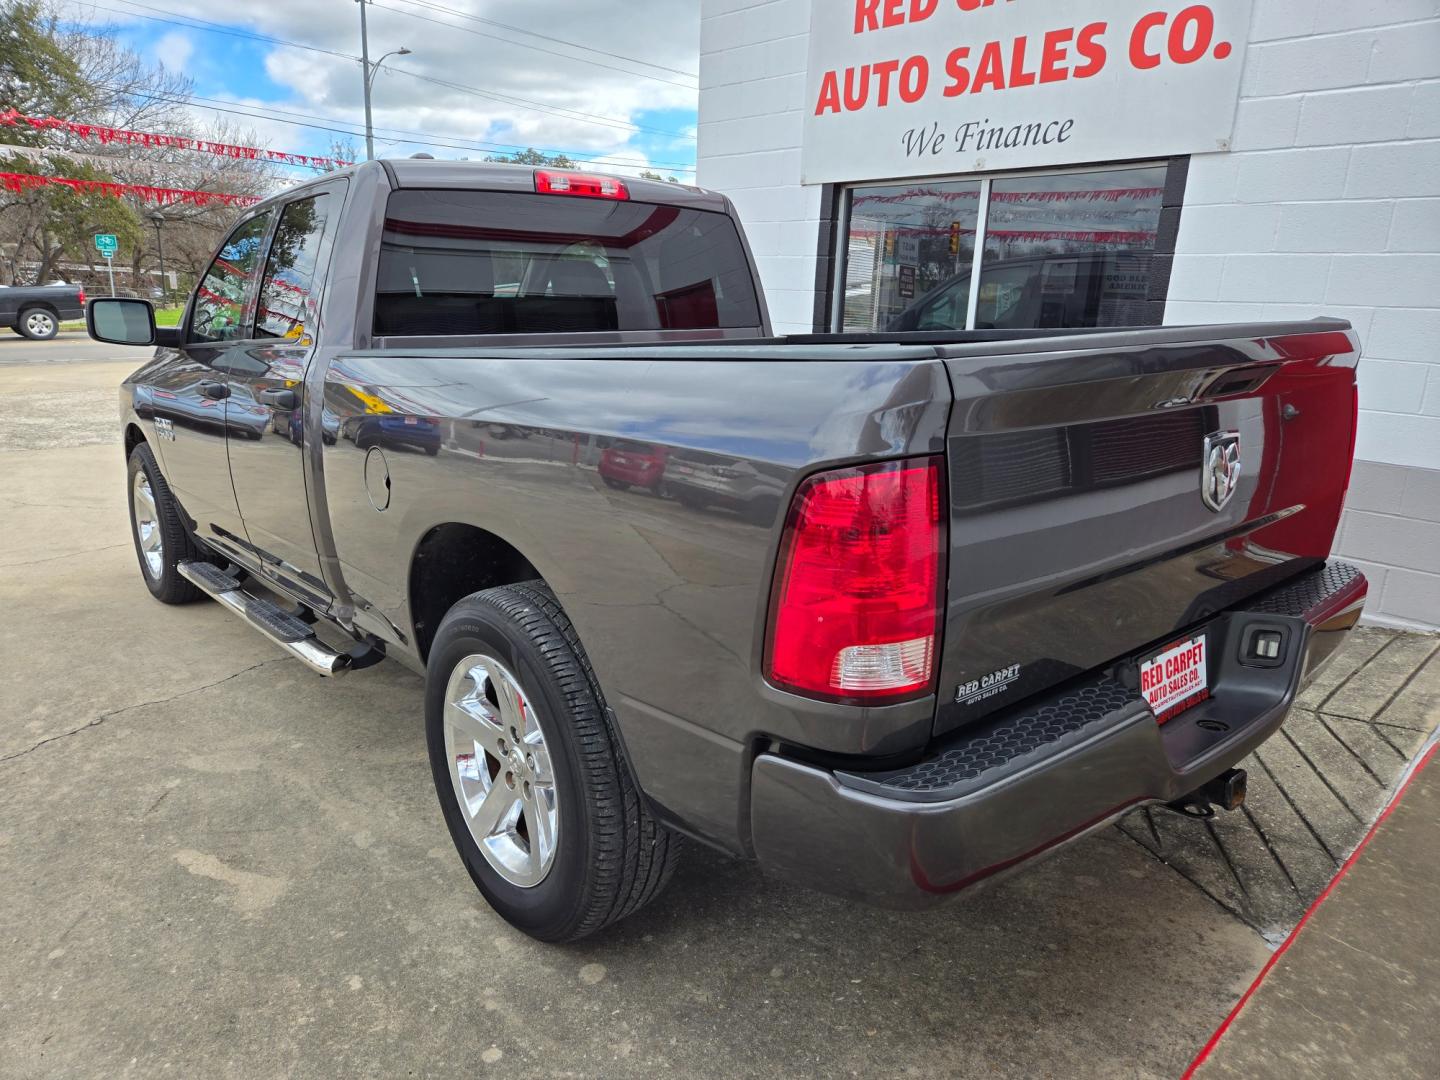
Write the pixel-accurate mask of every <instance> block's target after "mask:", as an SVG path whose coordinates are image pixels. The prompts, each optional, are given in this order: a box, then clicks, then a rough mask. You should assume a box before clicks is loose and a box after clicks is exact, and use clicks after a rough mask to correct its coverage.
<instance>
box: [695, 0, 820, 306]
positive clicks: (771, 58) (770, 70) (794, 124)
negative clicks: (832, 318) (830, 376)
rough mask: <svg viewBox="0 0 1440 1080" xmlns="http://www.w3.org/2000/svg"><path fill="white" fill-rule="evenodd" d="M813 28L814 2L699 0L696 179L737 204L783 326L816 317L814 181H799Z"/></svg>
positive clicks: (817, 197)
mask: <svg viewBox="0 0 1440 1080" xmlns="http://www.w3.org/2000/svg"><path fill="white" fill-rule="evenodd" d="M821 2H824V0H821ZM809 30H810V0H702V4H701V22H700V133H699V137H700V149H699V183H700V185H701V186H702V187H709V188H716V189H718V190H720V191H723V192H725V194H727V195H729V196H730V198H731V199H733V200H734V202H735V206H736V208H737V209H738V210H739V211H740V217H741V220H742V221H744V223H745V232H746V235H747V236H748V237H749V238H750V246H751V248H752V249H753V250H754V252H755V258H756V262H757V263H758V264H759V266H760V278H761V280H762V281H763V282H764V285H765V298H766V300H767V301H768V302H769V305H770V318H771V321H773V322H774V324H775V329H776V330H777V331H778V332H780V333H809V332H810V331H811V330H813V329H814V319H815V262H816V259H815V249H816V245H817V243H818V240H819V232H818V222H819V220H820V189H819V188H815V187H801V185H800V142H801V129H802V125H803V123H804V117H805V65H806V62H807V61H808V59H809V52H810V39H809Z"/></svg>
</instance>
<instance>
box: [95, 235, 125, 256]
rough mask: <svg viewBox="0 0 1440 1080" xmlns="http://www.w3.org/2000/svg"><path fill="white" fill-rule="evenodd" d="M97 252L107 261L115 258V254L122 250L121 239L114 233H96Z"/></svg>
mask: <svg viewBox="0 0 1440 1080" xmlns="http://www.w3.org/2000/svg"><path fill="white" fill-rule="evenodd" d="M95 250H96V251H98V252H100V254H101V255H104V256H105V258H107V259H112V258H114V257H115V252H117V251H119V250H120V238H119V237H117V236H116V235H115V234H114V233H107V232H102V233H96V234H95Z"/></svg>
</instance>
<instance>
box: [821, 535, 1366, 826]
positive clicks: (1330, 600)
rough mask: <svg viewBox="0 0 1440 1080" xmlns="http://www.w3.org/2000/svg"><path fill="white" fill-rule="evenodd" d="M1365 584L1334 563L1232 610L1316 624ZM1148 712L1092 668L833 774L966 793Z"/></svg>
mask: <svg viewBox="0 0 1440 1080" xmlns="http://www.w3.org/2000/svg"><path fill="white" fill-rule="evenodd" d="M1364 587H1365V579H1364V577H1363V576H1362V575H1361V573H1360V571H1359V570H1357V569H1356V568H1355V567H1353V566H1350V565H1349V564H1347V563H1342V562H1331V563H1327V564H1326V565H1325V566H1322V567H1318V568H1316V569H1315V570H1312V571H1309V572H1307V573H1304V574H1301V575H1300V576H1299V577H1297V578H1294V579H1293V580H1291V581H1288V582H1286V583H1284V584H1282V585H1278V586H1276V587H1275V588H1272V589H1270V590H1268V591H1266V592H1263V593H1261V594H1260V595H1258V596H1255V597H1252V598H1251V599H1250V600H1248V601H1246V602H1244V603H1242V604H1239V605H1237V607H1236V608H1235V609H1234V610H1235V611H1236V612H1240V613H1248V614H1251V615H1257V614H1258V615H1274V616H1281V617H1287V618H1296V619H1306V620H1308V621H1310V622H1312V623H1314V622H1316V621H1319V619H1320V618H1322V617H1323V616H1324V614H1325V613H1326V612H1328V611H1330V610H1332V609H1335V610H1338V609H1340V608H1343V607H1345V606H1346V605H1349V604H1351V603H1352V602H1353V600H1354V598H1355V597H1357V596H1359V597H1363V595H1364ZM1352 621H1353V620H1352ZM1147 711H1149V706H1148V705H1147V704H1146V703H1145V700H1144V698H1143V697H1141V695H1140V693H1139V691H1138V690H1133V689H1128V688H1126V687H1124V686H1122V685H1120V683H1118V682H1116V681H1115V679H1113V678H1111V677H1110V676H1109V675H1106V674H1101V673H1096V674H1092V675H1090V676H1088V677H1087V678H1086V679H1085V681H1082V682H1080V683H1077V684H1072V685H1070V686H1069V687H1068V688H1066V689H1065V690H1063V691H1058V692H1055V691H1052V692H1050V693H1048V694H1045V695H1043V696H1041V697H1038V698H1037V699H1035V700H1034V701H1031V702H1029V703H1026V704H1021V705H1019V706H1017V707H1016V708H1015V709H1014V710H1012V711H1010V712H1006V713H1001V714H999V715H998V716H997V717H995V718H994V719H991V720H988V721H982V722H981V723H979V724H977V725H976V726H975V727H971V728H965V729H963V730H961V731H959V732H956V733H954V734H953V735H951V736H948V737H947V738H946V740H945V741H944V742H942V743H941V744H940V746H939V747H938V748H937V750H936V751H935V752H934V755H933V756H932V757H930V758H927V759H926V760H924V761H922V762H920V763H919V764H917V765H912V766H910V767H909V768H905V769H896V770H893V771H889V772H874V773H869V772H867V773H852V772H837V773H836V774H835V779H836V780H837V781H838V782H839V783H840V784H842V785H844V786H845V787H848V788H853V789H856V790H860V791H866V792H869V793H871V794H873V795H881V796H885V797H888V798H892V799H901V800H904V801H907V802H942V801H946V800H951V799H959V798H964V797H965V796H966V795H967V794H970V793H971V792H974V791H976V790H978V789H980V788H983V787H987V786H989V785H991V784H994V783H996V782H997V781H999V780H1001V779H1003V778H1004V777H1005V776H1006V775H1007V774H1011V773H1016V772H1020V771H1022V770H1023V769H1025V768H1026V767H1027V766H1028V765H1029V764H1031V763H1032V762H1033V761H1035V760H1037V759H1039V758H1041V757H1044V756H1049V755H1051V754H1055V753H1058V752H1060V751H1062V750H1064V749H1065V748H1066V747H1068V746H1071V745H1073V744H1075V743H1078V742H1083V741H1084V740H1085V739H1087V738H1089V737H1090V736H1092V735H1094V734H1096V733H1097V732H1099V731H1101V730H1103V729H1106V728H1109V727H1112V726H1116V725H1119V724H1123V723H1126V722H1128V721H1130V720H1132V719H1133V718H1134V717H1135V715H1136V714H1137V713H1140V712H1147ZM1176 730H1177V731H1178V728H1177V729H1176Z"/></svg>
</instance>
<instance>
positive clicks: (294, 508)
mask: <svg viewBox="0 0 1440 1080" xmlns="http://www.w3.org/2000/svg"><path fill="white" fill-rule="evenodd" d="M343 184H344V182H343V181H339V182H337V184H336V185H335V186H333V187H330V188H328V189H322V190H321V191H320V192H319V193H318V194H317V193H314V189H310V191H309V192H307V194H306V197H304V198H301V199H296V200H295V201H293V202H290V203H287V204H286V205H284V206H282V207H281V208H280V220H279V223H278V224H277V225H276V228H275V235H274V238H273V239H272V240H271V242H270V249H269V253H268V255H267V257H266V260H265V270H264V273H263V275H262V276H261V279H260V293H259V302H258V304H257V306H256V313H255V335H254V341H253V342H252V343H251V344H250V345H249V346H248V347H246V348H245V349H244V350H241V351H239V352H238V353H237V354H236V355H235V356H233V357H232V358H231V361H230V363H229V364H228V365H227V376H228V379H229V387H230V396H229V401H228V409H227V411H226V425H227V428H228V439H229V452H230V476H231V478H232V480H233V481H234V484H235V498H236V500H237V501H238V502H239V505H240V516H241V518H242V519H243V520H244V523H245V533H246V536H247V538H248V539H249V541H250V545H251V547H252V548H253V549H254V551H255V552H256V554H257V555H258V556H259V558H260V570H261V573H262V575H263V576H265V577H269V578H272V579H274V580H275V581H277V582H278V583H279V584H280V585H281V586H282V587H284V588H285V589H287V590H288V591H289V592H291V593H292V594H296V595H299V596H302V597H304V598H306V599H307V600H309V601H310V602H311V603H313V604H315V605H317V606H323V605H324V604H325V603H326V602H327V600H328V598H329V596H330V590H329V588H328V587H327V586H326V584H325V581H324V579H323V576H322V571H321V567H320V557H319V555H318V554H317V553H316V549H315V535H314V532H313V531H312V529H311V527H310V510H309V502H308V500H307V498H306V494H305V453H306V450H305V445H306V440H307V437H308V438H309V439H310V440H314V439H327V438H330V437H332V436H331V435H330V433H329V432H328V430H327V426H326V424H325V423H324V421H323V419H321V420H319V422H318V423H317V424H316V430H313V431H308V432H307V431H306V424H307V421H309V420H311V419H312V416H311V415H309V414H307V412H306V408H305V404H306V403H305V369H306V368H307V367H308V366H309V363H310V358H311V356H312V355H313V353H314V350H315V337H316V329H317V324H318V317H319V308H320V296H321V293H322V291H323V287H324V277H325V268H326V266H327V264H328V262H329V253H330V248H331V245H332V242H333V239H334V236H333V234H334V226H335V220H336V218H337V217H338V216H339V210H340V200H341V197H342V195H341V192H342V191H343ZM321 415H323V414H321V413H318V412H317V413H316V414H315V417H319V416H321ZM317 452H318V451H317Z"/></svg>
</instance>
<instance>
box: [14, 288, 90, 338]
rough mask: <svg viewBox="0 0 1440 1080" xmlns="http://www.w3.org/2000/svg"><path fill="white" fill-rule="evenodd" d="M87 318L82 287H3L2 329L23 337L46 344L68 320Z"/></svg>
mask: <svg viewBox="0 0 1440 1080" xmlns="http://www.w3.org/2000/svg"><path fill="white" fill-rule="evenodd" d="M84 316H85V290H84V289H83V288H81V287H80V286H79V285H0V326H8V327H9V328H10V329H11V330H14V331H15V333H17V334H19V335H20V336H21V337H27V338H30V339H31V340H33V341H45V340H48V339H49V338H53V337H54V336H55V335H56V334H58V333H59V332H60V324H61V323H62V322H65V321H66V320H67V319H80V318H83V317H84Z"/></svg>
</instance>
